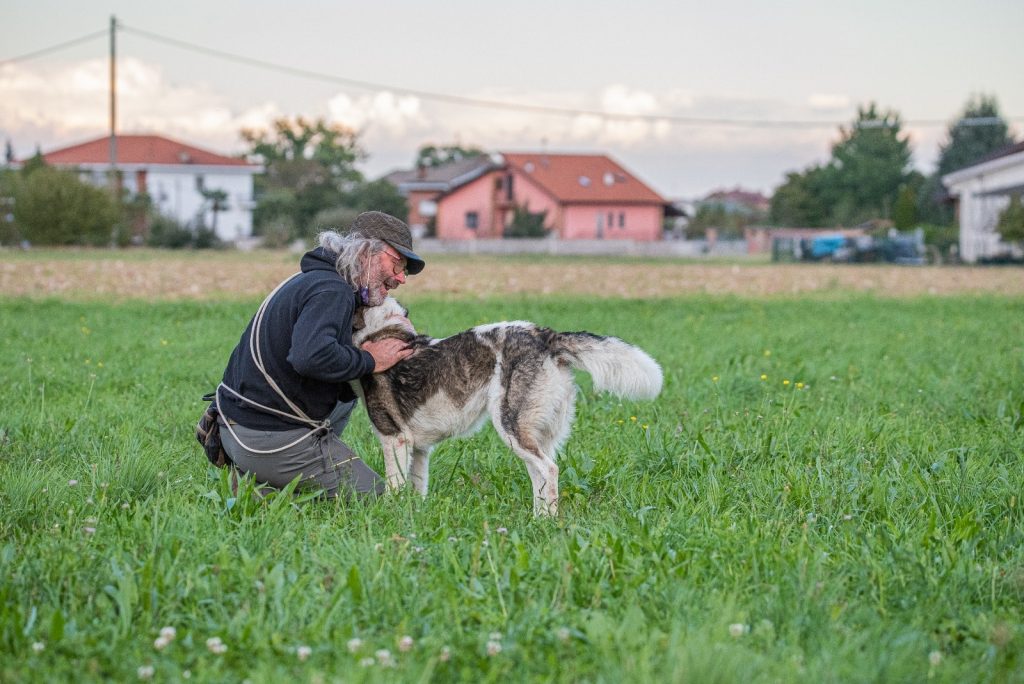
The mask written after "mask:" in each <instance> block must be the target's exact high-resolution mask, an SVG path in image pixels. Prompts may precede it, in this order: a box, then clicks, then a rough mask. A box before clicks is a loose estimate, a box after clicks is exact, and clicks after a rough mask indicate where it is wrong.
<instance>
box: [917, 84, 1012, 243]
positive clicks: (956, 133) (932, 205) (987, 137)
mask: <svg viewBox="0 0 1024 684" xmlns="http://www.w3.org/2000/svg"><path fill="white" fill-rule="evenodd" d="M1012 144H1013V138H1012V137H1010V132H1009V127H1008V126H1007V124H1006V120H1005V119H1003V117H1002V115H1001V114H1000V113H999V103H998V101H997V100H996V98H995V96H988V95H974V96H972V97H971V99H969V100H968V101H967V103H966V104H965V105H964V109H963V111H962V112H961V113H960V115H959V116H958V117H957V119H956V121H954V122H953V123H951V124H950V125H949V128H948V129H947V130H946V141H945V142H944V143H942V144H941V145H939V161H938V165H937V167H936V169H935V173H933V174H932V175H930V176H929V177H928V179H927V180H926V181H925V184H924V187H923V188H922V189H921V192H920V193H919V194H918V208H917V210H918V215H919V216H920V217H921V218H922V220H924V221H925V222H927V223H932V224H936V225H952V224H953V203H952V202H951V201H950V199H949V194H948V193H947V191H946V188H945V186H944V185H943V184H942V177H943V176H944V175H946V174H947V173H952V172H953V171H956V170H957V169H962V168H964V167H965V166H970V165H971V164H974V163H975V162H977V161H978V160H980V159H983V158H984V157H985V156H986V155H989V154H991V153H992V152H995V151H996V150H1000V149H1002V148H1004V147H1007V146H1008V145H1012Z"/></svg>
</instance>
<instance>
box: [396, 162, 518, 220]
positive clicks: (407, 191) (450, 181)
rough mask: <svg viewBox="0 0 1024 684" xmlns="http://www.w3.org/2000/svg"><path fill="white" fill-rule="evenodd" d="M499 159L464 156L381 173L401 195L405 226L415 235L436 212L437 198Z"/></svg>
mask: <svg viewBox="0 0 1024 684" xmlns="http://www.w3.org/2000/svg"><path fill="white" fill-rule="evenodd" d="M499 165H500V161H495V160H494V159H492V158H491V157H490V156H488V155H480V156H477V157H467V158H465V159H460V160H458V161H453V162H450V163H448V164H442V165H441V166H419V167H417V168H416V169H413V170H411V171H393V172H391V173H389V174H388V175H386V176H384V180H386V181H388V182H390V183H391V184H392V185H394V186H395V187H396V188H398V192H399V193H401V195H402V196H403V197H405V199H406V202H407V203H408V206H409V216H408V223H409V227H410V228H411V229H412V230H413V232H414V233H415V234H416V235H417V236H421V235H424V234H425V233H426V232H427V226H428V224H430V222H431V221H433V220H434V217H436V216H437V198H438V197H440V196H442V195H445V194H447V193H449V192H451V191H452V190H455V189H456V188H458V187H461V186H463V185H465V184H466V183H468V182H470V181H472V180H476V179H477V178H479V177H480V176H481V175H483V174H485V173H487V172H488V171H490V170H492V169H495V168H497V167H498V166H499Z"/></svg>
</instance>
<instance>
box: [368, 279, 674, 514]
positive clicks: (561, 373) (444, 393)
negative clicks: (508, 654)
mask: <svg viewBox="0 0 1024 684" xmlns="http://www.w3.org/2000/svg"><path fill="white" fill-rule="evenodd" d="M361 312H362V317H363V321H362V323H363V327H362V328H361V329H358V330H356V331H355V333H354V335H353V342H354V343H355V344H357V345H358V344H362V343H363V342H367V341H370V340H376V339H382V338H386V337H394V338H399V339H402V340H405V341H406V342H407V343H408V344H409V345H410V347H412V348H413V349H414V353H413V354H412V355H411V356H409V357H407V358H406V359H404V360H403V361H401V362H399V363H398V364H397V365H395V366H393V367H392V368H390V369H389V370H388V371H386V372H384V373H377V374H374V375H370V376H367V377H365V378H363V379H362V381H361V383H359V386H358V387H357V388H356V389H357V392H360V393H361V394H362V396H363V398H364V400H365V405H366V410H367V413H368V415H369V417H370V422H371V423H372V424H373V428H374V431H375V432H376V434H377V436H378V437H379V438H380V441H381V446H382V448H383V450H384V467H385V474H386V476H387V483H388V488H389V489H397V488H400V487H402V486H404V485H405V483H406V482H408V481H410V480H411V482H412V485H413V487H414V488H415V489H416V491H418V492H419V493H420V494H423V495H426V493H427V481H428V465H429V460H430V452H431V450H432V449H433V448H434V446H435V445H436V444H438V443H439V442H441V441H442V440H444V439H447V438H449V437H458V436H468V435H471V434H473V433H474V432H476V431H477V430H479V429H480V427H482V426H483V424H484V422H485V421H486V420H487V418H488V417H490V419H491V422H492V423H493V424H494V429H495V430H497V431H498V435H499V436H500V437H501V439H502V440H503V441H504V442H505V443H506V444H508V445H509V447H510V448H511V449H512V450H513V451H514V452H515V453H516V455H517V456H519V458H521V459H522V460H523V463H524V464H525V465H526V470H527V472H528V473H529V475H530V480H531V481H532V483H533V497H534V513H535V514H537V515H555V514H557V512H558V465H557V463H556V462H555V457H556V454H557V452H558V450H559V448H560V447H561V446H562V445H563V444H564V443H565V441H566V440H567V439H568V437H569V432H570V430H571V429H572V421H573V417H574V414H575V402H576V384H575V382H573V377H572V372H571V369H572V368H576V369H580V370H584V371H586V372H587V373H589V374H590V375H591V377H592V378H593V383H594V388H595V389H596V390H599V391H605V392H611V393H612V394H615V395H617V396H620V397H624V398H627V399H654V398H655V397H657V396H658V394H659V393H660V392H661V384H662V373H661V367H660V366H659V365H658V364H657V362H656V361H655V360H654V359H652V358H651V357H650V356H648V355H647V354H646V353H645V352H644V351H643V350H641V349H639V348H638V347H635V346H633V345H631V344H628V343H626V342H623V341H622V340H620V339H618V338H616V337H602V336H600V335H594V334H592V333H589V332H557V331H555V330H551V329H550V328H541V327H537V326H536V325H534V324H533V323H529V322H525V321H511V322H502V323H491V324H488V325H480V326H477V327H475V328H471V329H469V330H466V331H464V332H461V333H458V334H456V335H452V336H451V337H446V338H443V339H434V338H431V337H427V336H426V335H418V334H416V331H415V329H414V328H413V326H412V323H410V322H409V319H408V311H407V310H406V309H405V308H404V307H403V306H402V305H401V304H399V303H398V302H397V301H395V300H394V299H393V298H390V297H389V298H387V299H386V300H385V301H384V303H383V304H382V305H380V306H375V307H366V308H363V309H361Z"/></svg>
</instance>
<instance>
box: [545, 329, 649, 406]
mask: <svg viewBox="0 0 1024 684" xmlns="http://www.w3.org/2000/svg"><path fill="white" fill-rule="evenodd" d="M558 341H559V347H560V350H559V351H560V352H561V353H560V354H559V357H560V358H562V359H565V360H566V361H568V362H569V364H570V365H572V367H573V368H577V369H579V370H583V371H586V372H587V373H590V377H591V378H592V379H593V381H594V389H596V390H598V391H601V392H611V393H612V394H615V395H617V396H620V397H623V398H626V399H654V398H655V397H656V396H658V394H659V393H660V392H661V383H662V374H661V366H659V365H658V362H657V361H655V360H654V359H652V358H651V357H650V356H649V355H648V354H647V352H645V351H644V350H642V349H640V348H639V347H634V346H633V345H631V344H629V343H628V342H623V341H622V340H620V339H619V338H617V337H602V336H600V335H594V334H592V333H588V332H566V333H560V334H559V335H558Z"/></svg>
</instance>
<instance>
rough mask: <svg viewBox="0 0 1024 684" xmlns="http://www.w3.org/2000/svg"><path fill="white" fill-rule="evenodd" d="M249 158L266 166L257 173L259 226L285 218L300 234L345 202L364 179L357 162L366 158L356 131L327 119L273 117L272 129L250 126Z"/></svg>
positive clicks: (245, 137) (245, 132)
mask: <svg viewBox="0 0 1024 684" xmlns="http://www.w3.org/2000/svg"><path fill="white" fill-rule="evenodd" d="M242 138H243V140H245V141H246V142H247V143H248V144H249V148H250V149H249V157H250V158H251V159H253V160H254V161H257V162H259V163H261V164H263V165H264V166H265V167H266V173H265V174H264V175H262V176H257V178H256V194H257V197H258V198H259V200H258V202H257V206H256V211H255V212H254V218H255V220H256V223H257V225H258V226H263V225H264V224H267V223H269V222H271V221H273V220H275V219H280V218H282V217H285V218H287V219H289V220H290V222H291V225H293V226H295V230H296V231H297V232H298V233H299V234H305V233H307V232H308V231H309V230H311V222H312V219H313V217H314V216H315V215H316V213H317V212H318V211H321V210H323V209H326V208H329V207H333V206H338V205H341V204H344V199H345V195H346V193H348V192H350V191H351V190H352V189H353V188H354V187H356V186H357V185H358V184H360V183H361V182H362V181H363V175H362V173H360V172H359V171H358V170H357V169H356V168H355V164H356V162H359V161H362V160H363V159H365V158H366V153H365V152H364V151H363V150H362V148H360V146H359V142H358V134H357V133H356V131H354V130H352V129H350V128H346V127H345V126H340V125H337V124H328V123H327V122H325V121H324V120H323V119H317V120H316V121H309V120H307V119H304V118H302V117H298V118H296V119H288V118H282V119H278V120H276V121H274V123H273V128H272V130H270V131H266V130H253V129H245V130H243V131H242Z"/></svg>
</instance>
